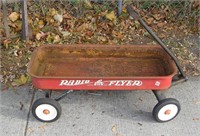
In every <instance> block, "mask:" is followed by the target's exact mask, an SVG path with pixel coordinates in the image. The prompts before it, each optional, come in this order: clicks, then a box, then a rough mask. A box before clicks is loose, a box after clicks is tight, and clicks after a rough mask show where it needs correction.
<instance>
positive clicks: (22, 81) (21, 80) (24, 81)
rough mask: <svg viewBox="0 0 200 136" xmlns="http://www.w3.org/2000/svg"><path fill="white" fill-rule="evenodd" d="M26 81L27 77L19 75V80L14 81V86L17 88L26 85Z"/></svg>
mask: <svg viewBox="0 0 200 136" xmlns="http://www.w3.org/2000/svg"><path fill="white" fill-rule="evenodd" d="M28 79H29V76H25V75H21V77H20V78H18V79H14V84H16V85H17V86H20V85H23V84H26V83H27V81H28Z"/></svg>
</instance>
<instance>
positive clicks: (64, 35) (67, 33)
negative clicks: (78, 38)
mask: <svg viewBox="0 0 200 136" xmlns="http://www.w3.org/2000/svg"><path fill="white" fill-rule="evenodd" d="M61 34H62V36H63V37H64V38H65V37H68V36H70V35H71V33H70V32H68V31H61Z"/></svg>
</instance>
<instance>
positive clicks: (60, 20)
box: [53, 14, 63, 23]
mask: <svg viewBox="0 0 200 136" xmlns="http://www.w3.org/2000/svg"><path fill="white" fill-rule="evenodd" d="M53 18H54V19H55V20H56V21H58V22H59V23H61V22H62V21H63V16H62V15H60V14H56V15H54V17H53Z"/></svg>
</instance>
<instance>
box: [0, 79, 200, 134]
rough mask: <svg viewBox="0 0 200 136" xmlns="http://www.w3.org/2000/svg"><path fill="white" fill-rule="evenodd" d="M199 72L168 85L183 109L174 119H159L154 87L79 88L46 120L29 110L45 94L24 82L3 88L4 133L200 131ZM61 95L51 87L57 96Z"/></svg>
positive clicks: (1, 128)
mask: <svg viewBox="0 0 200 136" xmlns="http://www.w3.org/2000/svg"><path fill="white" fill-rule="evenodd" d="M199 80H200V77H191V78H190V79H189V80H188V82H185V83H182V84H179V85H177V86H174V87H172V88H170V89H169V91H168V93H167V97H172V98H176V99H177V100H179V102H180V104H181V112H180V113H179V115H178V116H177V117H176V118H175V119H174V120H172V121H170V122H167V123H157V122H156V121H155V120H154V119H153V118H152V113H151V112H152V109H153V107H154V106H155V104H156V103H157V100H156V98H155V96H154V95H153V93H152V92H151V91H96V92H90V91H75V92H73V93H70V94H69V95H68V96H67V97H65V98H64V99H62V100H61V101H60V102H59V103H60V104H61V106H62V115H61V117H60V118H59V119H58V120H57V121H55V122H52V123H42V122H40V121H38V120H36V119H35V118H34V117H33V115H32V114H31V105H32V102H33V101H35V100H36V99H38V98H42V97H44V91H36V92H35V91H33V89H32V87H30V86H28V85H25V86H21V87H17V88H16V90H13V89H8V90H1V91H0V94H1V95H0V96H1V97H0V100H1V105H0V121H1V124H0V125H1V126H0V134H1V135H2V136H145V135H147V136H199V135H200V81H199ZM57 95H58V93H57V92H55V93H53V97H56V96H57Z"/></svg>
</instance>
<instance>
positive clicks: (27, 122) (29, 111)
mask: <svg viewBox="0 0 200 136" xmlns="http://www.w3.org/2000/svg"><path fill="white" fill-rule="evenodd" d="M35 92H36V89H33V95H32V98H31V102H30V106H29V110H28V114H27V119H26V125H25V129H24V136H26V135H27V130H28V124H29V118H30V113H31V109H32V104H33V100H34V97H35Z"/></svg>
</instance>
